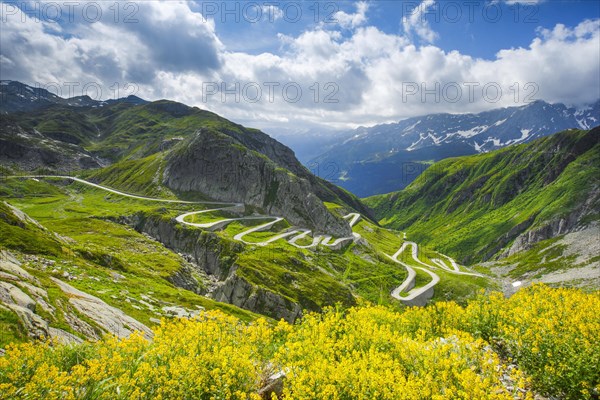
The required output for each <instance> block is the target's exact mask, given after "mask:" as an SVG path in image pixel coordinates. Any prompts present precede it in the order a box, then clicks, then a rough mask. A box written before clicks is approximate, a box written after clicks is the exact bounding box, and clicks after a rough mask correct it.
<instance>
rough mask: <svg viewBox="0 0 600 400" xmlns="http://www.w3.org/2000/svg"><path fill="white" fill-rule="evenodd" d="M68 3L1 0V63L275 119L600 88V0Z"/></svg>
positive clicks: (327, 120) (446, 107)
mask: <svg viewBox="0 0 600 400" xmlns="http://www.w3.org/2000/svg"><path fill="white" fill-rule="evenodd" d="M69 4H71V6H70V5H69ZM72 4H74V3H72V2H68V1H64V2H61V1H3V2H1V8H0V13H1V15H0V17H1V19H2V24H1V25H0V33H1V35H0V78H2V79H15V80H21V81H23V82H26V83H29V84H32V85H37V86H42V87H45V86H47V87H52V88H56V87H58V88H59V90H62V91H61V92H60V93H57V94H60V95H63V96H65V97H66V96H68V95H81V94H88V95H90V96H91V97H95V98H98V97H99V98H111V97H119V96H124V95H128V94H136V95H138V96H140V97H143V98H146V99H149V100H155V99H160V98H168V99H174V100H177V101H181V102H184V103H186V104H190V105H196V106H198V107H201V108H205V109H209V110H212V111H215V112H217V113H219V114H221V115H223V116H225V117H227V118H230V119H233V120H235V121H237V122H241V123H244V124H246V125H250V126H256V127H260V128H269V129H271V130H273V129H290V128H293V129H321V128H322V129H325V128H348V127H354V126H358V125H371V124H376V123H384V122H390V121H397V120H399V119H403V118H407V117H411V116H416V115H423V114H427V113H433V112H451V113H464V112H479V111H483V110H488V109H492V108H498V107H507V106H515V105H523V104H526V103H527V102H529V101H533V100H538V99H541V100H545V101H548V102H551V103H555V102H564V103H567V104H569V105H573V106H578V107H579V106H585V104H588V103H590V102H593V101H595V100H597V99H598V98H599V97H600V2H598V1H593V0H589V1H582V0H579V1H578V0H572V1H555V0H537V1H526V2H525V1H518V0H457V1H453V0H418V1H417V0H414V1H400V0H397V1H381V0H377V1H369V0H366V1H338V2H333V1H320V2H315V1H312V0H298V1H287V2H283V1H268V0H266V1H250V0H243V1H237V2H236V1H227V2H225V1H194V2H183V1H158V0H155V1H145V2H131V1H122V2H119V3H114V2H97V1H91V0H86V1H80V2H76V3H75V4H76V6H72ZM225 8H226V9H225ZM236 20H237V21H236ZM54 91H56V90H54Z"/></svg>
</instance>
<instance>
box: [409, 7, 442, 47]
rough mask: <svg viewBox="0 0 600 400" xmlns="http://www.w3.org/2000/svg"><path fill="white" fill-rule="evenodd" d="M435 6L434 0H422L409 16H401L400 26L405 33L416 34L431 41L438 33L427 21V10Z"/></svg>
mask: <svg viewBox="0 0 600 400" xmlns="http://www.w3.org/2000/svg"><path fill="white" fill-rule="evenodd" d="M433 7H436V2H435V0H423V2H421V4H419V5H418V6H417V7H415V9H414V10H413V11H412V13H411V14H410V15H409V16H405V17H403V18H402V27H403V28H404V33H405V34H406V35H412V34H413V33H414V34H416V35H417V36H418V37H419V38H421V39H422V40H424V41H426V42H428V43H433V42H434V41H435V40H436V39H437V38H438V34H437V33H436V32H435V31H434V30H433V29H431V26H430V25H429V21H427V18H426V15H427V12H428V11H429V10H430V9H432V8H433Z"/></svg>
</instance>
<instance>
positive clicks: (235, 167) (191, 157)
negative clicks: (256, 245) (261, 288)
mask: <svg viewBox="0 0 600 400" xmlns="http://www.w3.org/2000/svg"><path fill="white" fill-rule="evenodd" d="M273 151H274V150H271V152H273ZM265 152H266V153H267V154H269V152H268V151H267V150H265ZM292 156H293V154H292ZM163 183H164V184H165V185H166V186H168V187H169V188H171V189H173V190H176V191H178V192H187V193H190V192H191V193H194V192H196V193H202V194H204V195H206V196H208V197H210V198H212V199H216V200H220V201H228V202H236V203H244V204H248V205H251V206H255V207H258V208H260V209H263V210H265V213H267V214H269V215H274V216H281V217H284V218H286V219H287V220H288V221H289V222H290V223H291V224H293V225H298V226H302V227H306V228H310V229H312V230H314V231H315V232H316V233H328V234H332V235H334V236H339V237H341V236H349V235H350V234H351V229H350V227H349V226H348V224H347V223H346V222H345V221H343V220H342V219H341V218H338V217H336V216H334V215H333V214H332V213H330V212H329V211H328V210H327V208H326V207H325V205H324V204H323V202H322V201H321V199H320V198H319V197H318V196H317V194H315V191H314V187H313V185H312V184H311V182H310V181H309V180H307V179H304V178H302V177H299V176H298V175H295V174H294V173H293V172H291V171H290V170H289V169H286V168H283V167H281V166H279V165H278V164H277V163H275V162H274V161H272V160H271V159H270V158H269V157H268V156H266V155H265V154H264V153H259V152H258V151H255V150H251V149H249V148H248V147H245V146H244V145H243V144H241V143H240V142H239V141H236V140H235V139H233V138H232V137H230V136H227V135H226V134H223V133H220V132H218V131H215V130H211V129H208V128H204V129H201V130H199V131H198V132H197V133H196V134H195V135H193V136H192V137H190V138H189V139H188V140H186V141H184V142H183V143H181V144H180V145H179V146H178V147H176V148H174V149H173V152H172V153H171V155H170V156H169V157H168V159H167V163H166V167H165V170H164V174H163Z"/></svg>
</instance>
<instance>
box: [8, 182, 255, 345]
mask: <svg viewBox="0 0 600 400" xmlns="http://www.w3.org/2000/svg"><path fill="white" fill-rule="evenodd" d="M0 194H1V195H2V198H3V199H5V200H6V201H8V202H9V203H10V204H11V205H13V206H15V207H17V208H19V209H21V210H22V211H24V212H26V213H27V214H28V215H29V216H30V217H31V218H34V219H35V220H37V221H38V222H39V223H40V224H42V225H43V226H44V227H45V228H47V230H43V229H41V228H38V227H37V226H35V225H33V224H24V223H23V222H21V221H20V220H18V219H17V218H15V217H14V216H13V214H12V212H10V210H9V209H8V208H7V206H5V205H4V204H3V203H0V247H1V248H7V249H8V250H10V251H11V252H13V253H15V254H17V255H19V257H20V258H22V259H23V260H26V259H28V260H29V261H26V262H25V264H24V266H25V268H26V269H27V270H28V271H29V272H30V273H31V274H33V275H34V276H35V277H36V278H38V279H39V280H40V281H41V282H42V283H43V284H44V287H46V288H47V289H48V291H49V293H50V294H51V300H53V304H54V305H55V306H56V308H57V309H59V310H60V309H61V306H60V305H58V306H57V304H58V302H60V301H63V302H64V303H65V304H66V302H67V300H68V299H67V298H66V296H65V295H64V294H63V293H62V292H61V291H60V290H59V289H58V288H57V287H56V286H55V285H54V283H52V281H51V280H50V279H49V277H50V276H55V277H57V278H59V279H64V278H63V273H65V272H68V273H69V274H71V275H73V276H76V277H77V279H75V280H72V281H69V283H70V284H71V285H73V286H74V287H76V288H78V289H81V290H83V291H85V292H87V293H90V294H92V295H94V296H97V297H99V298H101V299H102V300H104V301H105V302H106V303H108V304H109V305H112V306H115V307H117V308H120V309H122V310H123V311H124V312H125V313H127V314H128V315H131V316H132V317H134V318H136V319H138V320H139V321H141V322H143V323H145V324H147V325H150V326H152V325H153V323H152V322H151V321H150V318H152V317H154V318H157V317H158V318H159V316H158V315H157V314H156V313H155V312H154V311H153V310H151V309H150V308H148V307H146V306H144V305H143V304H142V303H139V300H141V299H142V298H141V296H142V295H146V294H149V293H150V294H151V297H152V298H154V299H157V300H159V301H160V302H161V303H162V304H163V305H179V306H182V307H185V308H188V309H192V310H193V309H196V308H197V306H201V307H204V308H206V309H215V308H217V309H221V310H223V311H224V312H226V313H229V314H233V315H236V316H238V317H241V318H243V319H246V320H248V319H251V318H254V314H252V313H250V312H248V311H245V310H241V309H239V308H237V307H234V306H231V305H228V304H223V303H217V302H215V301H213V300H211V299H208V298H206V297H204V296H200V295H198V294H195V293H193V292H191V291H188V290H184V289H181V288H177V287H175V286H173V284H171V283H170V282H169V281H168V280H167V278H169V277H170V276H171V275H173V274H174V273H175V272H176V271H178V270H179V269H180V268H181V266H182V263H183V262H184V261H183V259H182V258H181V257H180V256H178V255H177V254H175V253H174V252H172V251H170V250H169V249H167V248H165V247H164V246H162V245H161V244H159V243H157V242H155V241H153V240H150V239H148V238H146V237H145V236H144V235H142V234H139V233H138V232H136V231H134V230H133V229H130V228H128V227H126V226H124V225H121V224H118V223H116V222H112V221H111V219H113V218H116V217H120V216H123V215H130V214H133V213H135V212H148V213H152V212H161V208H160V206H158V205H157V204H156V203H152V202H144V201H131V200H128V199H124V198H122V197H119V196H115V195H107V194H106V192H102V191H98V190H95V189H89V188H86V187H81V186H77V185H76V184H72V185H69V187H67V188H63V187H60V186H55V185H52V184H49V183H47V182H43V181H40V182H35V181H33V180H24V181H20V180H19V181H18V180H6V181H4V182H3V184H2V185H1V186H0ZM177 208H178V206H177V205H173V209H174V210H173V211H171V212H173V213H174V214H177V213H178V211H177ZM179 208H180V210H181V211H185V210H186V208H185V206H179ZM54 233H58V234H59V235H60V236H61V237H65V238H67V239H66V240H60V239H58V238H57V237H56V236H54ZM27 255H36V256H38V257H42V258H43V259H46V260H49V261H53V262H54V263H55V265H56V266H57V268H56V269H57V270H56V271H55V270H54V268H45V267H44V266H43V265H42V264H41V263H39V262H36V261H31V258H28V257H27ZM114 273H118V274H119V275H122V276H124V277H125V278H124V280H123V281H121V282H120V283H118V282H115V279H114V276H113V274H114ZM198 278H199V279H201V277H198ZM127 298H129V299H130V301H127ZM131 299H133V300H131ZM9 314H12V313H10V312H5V311H2V313H1V314H0V325H7V326H5V329H4V331H5V332H13V331H14V332H20V331H19V329H20V328H19V324H15V318H14V317H15V316H14V315H9ZM62 318H63V317H61V315H60V314H59V315H58V316H57V318H55V321H54V323H52V324H51V326H55V327H58V328H62V329H66V330H69V329H68V327H67V325H66V324H65V323H64V320H63V319H62ZM19 339H20V340H24V339H25V338H24V337H23V336H22V335H21V336H19V337H17V336H16V334H14V335H12V336H11V335H8V336H7V335H3V336H2V341H3V342H4V343H0V347H2V346H3V345H4V344H5V343H7V342H11V341H14V340H19Z"/></svg>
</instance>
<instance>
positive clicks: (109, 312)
mask: <svg viewBox="0 0 600 400" xmlns="http://www.w3.org/2000/svg"><path fill="white" fill-rule="evenodd" d="M51 279H52V281H54V283H56V284H57V285H58V287H60V289H61V290H62V291H63V292H65V293H66V294H67V295H68V296H69V303H71V304H72V305H73V306H74V307H75V308H76V309H77V311H79V312H81V313H82V314H84V315H85V316H87V317H88V318H90V319H92V320H93V321H94V322H95V323H96V324H98V326H100V327H101V328H102V329H104V330H105V331H106V332H108V333H111V334H113V335H116V336H119V337H128V336H129V335H131V334H132V333H133V331H140V332H142V333H143V334H144V337H145V338H146V339H151V338H152V337H153V336H154V333H153V332H152V330H151V329H150V328H148V327H147V326H146V325H144V324H142V323H141V322H139V321H137V320H135V319H133V318H131V317H130V316H128V315H127V314H125V313H124V312H123V311H121V310H119V309H118V308H115V307H112V306H109V305H108V304H106V303H105V302H104V301H102V300H100V299H99V298H97V297H95V296H92V295H91V294H88V293H85V292H82V291H81V290H78V289H75V288H74V287H73V286H71V285H69V284H68V283H65V282H63V281H61V280H59V279H56V278H51Z"/></svg>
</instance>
